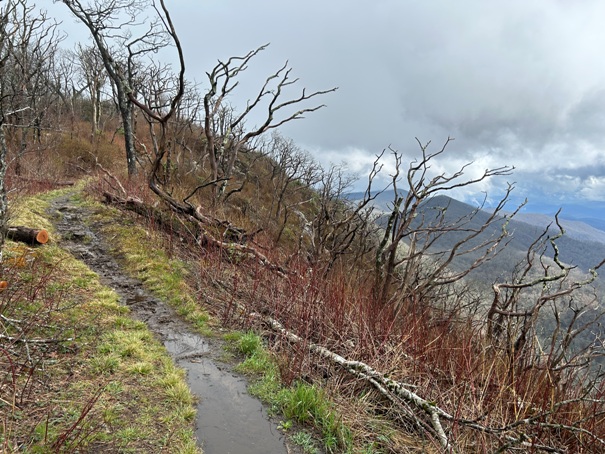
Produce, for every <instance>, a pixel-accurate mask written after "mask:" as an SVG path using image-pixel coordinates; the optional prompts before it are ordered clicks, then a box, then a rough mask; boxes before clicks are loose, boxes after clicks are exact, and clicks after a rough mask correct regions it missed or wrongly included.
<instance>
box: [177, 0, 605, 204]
mask: <svg viewBox="0 0 605 454" xmlns="http://www.w3.org/2000/svg"><path fill="white" fill-rule="evenodd" d="M172 10H173V14H174V19H175V23H176V26H177V29H178V31H179V34H180V36H181V39H182V41H183V43H184V46H185V52H186V59H187V64H188V70H187V76H188V78H190V79H196V80H198V81H200V82H203V81H204V73H205V71H207V70H209V69H210V68H212V66H214V64H215V62H216V60H217V59H219V58H222V59H225V58H227V57H229V56H232V55H242V54H244V53H246V52H247V51H249V50H251V49H253V48H255V47H257V46H259V45H261V44H264V43H267V42H271V46H270V47H269V49H267V50H266V51H265V52H264V53H263V55H261V56H259V57H258V58H257V60H256V61H255V62H252V63H251V64H250V69H249V70H248V71H247V74H246V75H245V78H244V81H243V82H242V87H241V88H242V90H241V91H240V94H239V96H236V97H234V98H233V100H232V101H233V102H234V103H236V104H237V103H241V104H243V103H244V102H245V100H246V98H247V97H249V96H251V94H252V89H253V88H254V87H257V86H258V83H259V81H261V80H263V78H264V77H265V76H266V75H267V74H268V73H269V72H271V71H273V70H275V69H277V68H279V67H280V66H281V64H283V62H284V61H285V60H287V59H288V60H289V61H290V64H291V65H292V66H293V68H294V71H293V72H294V74H295V75H296V76H298V77H300V80H301V87H302V86H306V87H308V88H309V89H313V90H314V89H324V88H329V87H332V86H339V87H340V89H339V90H338V92H336V93H333V94H330V95H329V96H326V97H325V99H324V100H323V102H325V103H326V104H327V106H328V107H327V108H325V109H322V110H321V111H319V112H316V113H314V114H311V115H309V116H308V118H307V119H305V120H303V121H299V122H295V123H293V124H289V125H288V126H287V127H286V128H285V129H284V134H286V135H289V136H291V137H292V138H293V139H294V140H296V141H297V142H298V143H299V144H300V145H301V146H303V147H305V148H307V149H309V151H311V152H312V153H314V154H315V156H316V157H317V158H318V159H320V160H321V161H322V162H324V163H326V164H327V163H328V162H330V161H332V162H340V161H341V160H345V161H348V162H349V164H350V167H351V168H352V169H354V170H357V171H358V172H361V173H363V170H364V169H367V167H368V165H369V163H371V161H372V157H373V155H374V154H375V153H377V152H380V151H381V150H382V149H383V148H385V147H386V146H388V145H392V146H394V147H395V148H397V149H399V150H401V151H403V152H405V153H406V154H409V156H410V158H411V157H412V156H413V155H414V153H416V152H417V145H416V143H415V140H414V137H419V138H420V139H421V140H422V141H427V140H431V139H432V140H433V142H434V143H435V144H436V146H440V145H441V144H442V143H443V142H444V141H445V139H446V138H447V137H448V136H453V137H455V138H456V141H455V142H454V143H453V144H452V146H451V152H450V153H449V154H446V155H445V157H444V160H443V161H442V162H440V163H439V165H438V166H436V167H438V168H439V170H441V171H452V170H455V169H456V167H457V166H459V165H460V164H461V163H465V162H467V161H469V160H474V161H475V162H476V163H477V166H478V167H477V170H473V171H476V172H480V171H481V170H484V169H485V167H486V166H491V167H496V166H501V165H514V166H515V167H516V168H517V171H516V173H515V175H514V176H513V177H511V178H510V179H511V180H513V179H514V180H516V181H517V182H518V187H519V190H520V191H528V192H531V194H530V195H533V196H535V197H542V198H544V197H554V198H556V197H569V198H577V199H578V200H580V199H591V200H595V199H598V200H605V193H604V190H605V183H604V176H605V166H604V165H603V162H604V155H605V151H604V150H605V141H604V139H605V113H604V107H605V60H604V59H603V58H602V52H603V51H602V46H603V43H604V42H605V27H603V26H602V18H603V17H605V2H602V1H599V0H586V1H582V2H564V1H552V0H535V1H532V2H527V1H526V0H511V1H508V2H486V1H482V0H460V1H458V2H451V1H449V0H436V1H431V2H419V1H412V0H377V1H374V2H351V1H350V0H349V1H345V0H332V1H329V2H326V1H321V2H320V1H318V0H308V1H306V2H280V1H277V0H257V1H255V2H250V1H248V0H211V1H210V0H209V1H204V2H200V1H199V0H180V1H179V2H176V3H175V5H174V6H172ZM504 184H505V181H495V182H493V183H492V184H485V185H484V186H483V187H481V188H478V189H480V190H488V191H495V192H497V191H498V190H499V189H498V188H501V187H502V186H503V185H504ZM462 196H463V197H465V198H467V199H468V200H470V199H472V198H473V197H474V196H473V194H462Z"/></svg>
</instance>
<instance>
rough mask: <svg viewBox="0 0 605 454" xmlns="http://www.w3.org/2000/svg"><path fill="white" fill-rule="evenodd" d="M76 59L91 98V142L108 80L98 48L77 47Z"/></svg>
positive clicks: (97, 124) (95, 130)
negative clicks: (103, 91)
mask: <svg viewBox="0 0 605 454" xmlns="http://www.w3.org/2000/svg"><path fill="white" fill-rule="evenodd" d="M75 57H76V60H77V62H78V64H79V68H80V71H81V73H82V76H83V79H84V81H85V84H86V85H85V86H86V88H87V89H88V94H89V96H90V107H91V135H90V140H91V142H92V141H93V140H94V138H95V136H96V134H97V131H98V129H99V123H100V121H101V94H102V89H103V86H104V85H105V82H106V79H107V73H106V70H105V65H104V64H103V59H102V58H101V54H100V53H99V51H98V49H97V48H96V47H92V46H90V47H84V46H82V45H81V44H77V45H76V49H75Z"/></svg>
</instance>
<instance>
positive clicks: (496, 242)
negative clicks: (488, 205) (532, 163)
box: [374, 138, 512, 305]
mask: <svg viewBox="0 0 605 454" xmlns="http://www.w3.org/2000/svg"><path fill="white" fill-rule="evenodd" d="M451 141H452V139H450V138H448V139H447V141H446V142H445V144H444V145H443V147H441V149H439V150H437V151H435V152H431V151H429V150H428V146H429V144H430V142H429V143H427V144H424V145H423V144H421V143H420V142H419V141H418V144H419V146H420V152H421V156H420V158H419V159H418V160H414V161H412V162H411V163H410V164H409V168H408V170H407V172H406V174H405V175H404V176H403V177H402V176H401V170H402V169H401V168H402V155H401V154H400V153H399V152H398V151H396V150H392V149H391V150H390V151H391V153H392V155H393V158H394V161H395V172H394V173H393V174H392V175H391V187H392V190H393V202H392V205H391V208H390V210H389V212H388V213H387V214H386V216H385V225H384V233H383V235H382V239H381V240H380V243H379V244H378V246H377V249H376V259H375V266H374V268H375V284H374V285H375V292H376V298H377V300H378V301H380V302H381V303H382V304H388V305H390V304H391V303H394V302H396V301H397V305H400V304H401V302H403V301H408V300H422V299H424V296H425V295H426V294H427V293H428V292H430V291H431V290H432V289H434V288H436V287H439V286H442V285H447V284H450V283H452V282H456V281H459V280H460V279H462V278H463V277H464V276H466V275H467V274H468V273H470V272H471V271H472V270H473V269H476V268H477V267H479V266H480V265H481V264H482V263H484V262H486V261H487V260H489V259H490V258H491V257H492V256H493V254H495V253H497V252H498V250H499V248H501V247H502V246H503V244H504V243H505V242H506V239H507V236H508V234H507V232H506V231H505V230H502V231H501V233H500V234H499V235H496V236H495V237H488V238H484V237H483V236H482V234H483V233H484V232H486V231H487V230H488V229H489V228H490V226H494V225H497V223H501V222H504V221H503V219H505V216H504V215H503V213H502V211H503V208H504V206H505V204H506V202H507V200H508V195H509V194H510V191H511V190H512V186H510V185H509V187H508V190H507V192H506V194H505V196H504V197H503V198H502V199H501V200H500V202H499V203H498V205H497V206H496V207H495V208H494V209H492V210H491V211H490V214H489V216H488V217H487V218H486V219H483V220H482V221H481V222H480V223H479V224H478V225H475V224H472V223H471V221H473V220H474V219H475V216H477V215H478V214H479V213H481V209H482V208H483V207H482V206H480V207H478V208H477V209H476V210H475V211H473V212H472V213H471V214H469V215H466V216H463V217H461V218H457V219H449V218H448V217H447V216H446V213H447V209H448V207H447V206H443V207H433V208H434V209H432V210H430V211H429V210H427V209H426V207H427V206H428V205H427V202H429V201H430V200H431V199H432V198H434V197H435V196H436V195H439V194H442V193H447V192H448V191H451V190H453V189H456V188H462V187H467V186H470V185H473V184H476V183H479V182H481V181H483V180H485V179H487V178H491V177H494V176H501V175H509V174H510V172H511V170H512V169H511V168H509V167H500V168H497V169H488V170H485V171H484V172H483V174H481V175H480V176H479V177H477V178H469V179H465V178H464V172H465V170H466V168H467V167H468V165H469V164H467V165H465V166H463V167H462V168H461V169H459V170H458V171H456V172H454V173H452V174H451V175H447V174H439V175H436V176H431V175H430V167H431V164H432V162H433V161H434V160H435V159H436V158H437V157H439V156H440V155H442V154H443V153H444V152H445V150H446V147H447V146H448V145H449V144H450V142H451ZM401 181H403V182H404V186H405V191H401V190H400V183H401ZM446 234H447V235H449V236H453V235H454V234H455V235H457V240H456V241H455V243H454V244H453V245H451V246H448V247H447V248H446V249H445V250H443V249H439V248H437V247H436V245H437V242H438V240H439V239H441V238H442V237H443V236H444V235H446ZM477 251H481V253H479V255H478V256H477V257H476V258H475V259H474V260H473V261H472V263H471V264H470V265H469V266H467V267H465V268H464V269H461V270H458V271H454V270H453V268H452V267H451V266H450V265H452V263H453V262H454V260H455V259H456V258H458V257H461V256H463V255H466V254H469V253H471V252H477ZM427 259H428V260H427Z"/></svg>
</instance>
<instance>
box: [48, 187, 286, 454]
mask: <svg viewBox="0 0 605 454" xmlns="http://www.w3.org/2000/svg"><path fill="white" fill-rule="evenodd" d="M72 197H73V194H68V195H65V196H61V197H59V198H57V199H55V200H53V201H52V203H51V208H50V214H51V216H52V219H53V222H54V224H55V227H56V229H57V230H58V232H59V233H60V234H61V237H62V240H61V243H60V244H61V246H62V247H64V248H65V249H67V250H68V251H69V252H71V253H72V254H73V255H74V256H75V257H76V258H77V259H79V260H82V261H83V262H84V263H86V264H87V265H88V266H89V267H90V268H91V269H92V270H93V271H94V272H96V273H97V274H98V275H99V277H100V279H101V282H102V283H103V284H104V285H106V286H108V287H111V288H113V289H114V290H115V291H116V292H117V293H118V295H119V296H120V298H121V301H122V303H123V304H125V305H127V306H128V307H129V308H130V309H131V311H132V315H133V317H135V318H137V319H139V320H142V321H144V322H145V323H146V324H147V325H148V326H149V328H150V330H151V331H153V332H154V333H155V335H156V336H157V337H158V338H159V339H160V340H161V341H162V342H163V343H164V345H165V347H166V349H167V350H168V352H169V353H170V355H171V356H172V357H173V358H174V360H175V362H176V363H177V364H178V365H179V366H180V367H182V368H184V369H185V370H186V371H187V381H188V383H189V386H190V388H191V390H192V391H193V393H194V394H195V395H197V396H198V397H199V402H198V409H197V410H198V412H197V419H196V436H197V439H198V444H199V445H200V446H201V447H202V448H203V449H204V452H205V454H267V453H289V452H295V451H297V450H296V449H292V447H287V446H286V444H285V443H286V440H285V437H284V435H283V434H282V433H281V432H280V431H279V430H278V429H277V426H276V424H275V422H273V421H271V420H270V419H269V418H268V416H267V413H266V411H265V408H264V407H263V405H262V404H261V403H260V402H259V401H258V400H256V399H254V398H253V397H251V396H250V395H249V394H248V393H247V391H246V381H245V379H244V378H242V377H240V376H238V375H237V374H234V373H233V372H232V370H231V366H230V365H228V364H225V363H223V362H221V361H220V356H221V355H222V353H223V350H222V346H221V343H220V341H218V340H216V339H206V338H203V337H201V336H200V335H198V334H196V333H194V332H193V331H192V330H191V329H190V328H189V327H188V326H187V324H186V323H185V322H183V321H182V320H180V319H179V316H178V315H177V314H176V313H175V312H174V310H173V309H171V308H170V307H169V306H168V305H167V304H165V303H164V302H163V301H161V300H159V299H157V298H155V297H153V296H152V295H150V294H149V293H148V292H147V291H146V290H145V288H144V287H143V285H142V283H141V282H140V281H138V280H136V279H133V278H130V277H128V276H127V275H126V274H125V273H124V271H123V270H122V269H121V268H120V266H119V264H118V263H117V261H116V260H115V259H114V258H113V257H112V256H111V254H110V245H109V244H108V243H107V239H106V238H103V236H102V234H101V232H100V229H99V227H100V226H99V225H94V226H91V225H88V224H89V223H87V219H88V217H89V216H90V214H91V213H90V211H88V210H87V209H86V208H82V207H79V206H77V205H76V204H74V203H73V202H72Z"/></svg>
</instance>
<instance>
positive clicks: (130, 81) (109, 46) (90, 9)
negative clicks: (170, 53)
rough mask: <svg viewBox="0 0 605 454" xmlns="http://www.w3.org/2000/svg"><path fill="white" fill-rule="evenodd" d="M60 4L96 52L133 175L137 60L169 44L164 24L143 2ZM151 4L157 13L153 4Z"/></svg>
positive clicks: (71, 1) (68, 0)
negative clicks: (117, 113) (79, 24)
mask: <svg viewBox="0 0 605 454" xmlns="http://www.w3.org/2000/svg"><path fill="white" fill-rule="evenodd" d="M61 1H62V3H64V4H65V5H66V6H67V7H68V8H69V10H70V11H71V12H72V14H74V16H76V18H78V20H79V21H80V22H82V23H83V24H84V25H85V26H86V27H87V28H88V30H89V31H90V34H91V36H92V39H93V41H94V43H95V45H96V47H97V49H98V51H99V54H100V56H101V59H102V61H103V65H104V66H105V70H106V71H107V75H108V77H109V79H110V80H111V82H112V86H113V88H114V90H115V95H116V103H117V105H118V109H119V111H120V115H121V117H122V128H123V131H124V145H125V150H126V162H127V166H128V174H129V175H134V174H135V173H136V171H137V167H136V149H135V141H134V130H133V104H132V99H133V97H134V96H135V94H134V87H133V85H134V79H135V77H136V74H135V72H136V67H137V60H139V59H140V58H141V56H143V55H146V54H148V53H150V52H157V51H158V50H159V49H161V48H163V47H165V46H166V45H168V42H169V40H170V36H169V33H168V32H167V30H166V28H165V25H166V24H165V23H164V22H163V18H162V17H160V16H158V15H156V16H154V17H153V18H151V19H147V18H146V17H145V15H146V14H147V11H148V7H149V6H150V2H148V1H146V0H112V1H110V2H101V1H98V0H95V1H91V2H84V1H80V0H61ZM151 5H152V6H153V7H154V8H153V9H154V11H156V12H158V13H159V11H158V10H157V8H155V5H154V3H153V2H151ZM145 19H147V21H146V20H145ZM143 23H146V24H147V25H146V26H145V28H144V31H141V33H140V34H139V35H138V36H137V37H133V32H134V31H138V30H139V29H141V28H142V25H141V24H143Z"/></svg>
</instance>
